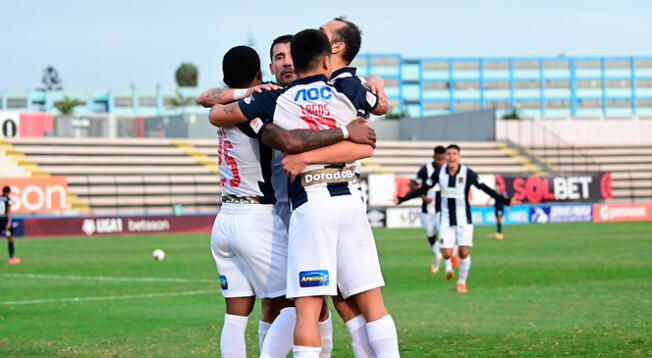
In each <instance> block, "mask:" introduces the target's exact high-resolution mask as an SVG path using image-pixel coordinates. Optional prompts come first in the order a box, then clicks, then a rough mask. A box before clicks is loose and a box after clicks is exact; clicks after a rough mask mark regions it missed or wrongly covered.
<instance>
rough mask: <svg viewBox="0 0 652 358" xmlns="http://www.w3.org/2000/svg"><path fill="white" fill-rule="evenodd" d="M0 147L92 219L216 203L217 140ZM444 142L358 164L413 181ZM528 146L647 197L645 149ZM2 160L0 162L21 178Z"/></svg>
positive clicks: (483, 170)
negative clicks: (64, 184)
mask: <svg viewBox="0 0 652 358" xmlns="http://www.w3.org/2000/svg"><path fill="white" fill-rule="evenodd" d="M7 142H8V143H9V144H11V145H12V146H13V149H14V150H16V151H18V152H20V153H23V154H24V155H25V158H26V159H28V160H29V161H30V162H32V163H34V164H36V165H37V166H38V168H39V169H40V170H42V171H43V172H45V173H49V174H52V175H65V176H67V177H68V186H69V193H70V194H71V195H72V196H73V197H75V198H76V200H78V201H80V202H82V203H83V206H85V207H86V208H87V209H88V210H87V211H86V212H88V213H91V214H128V213H166V214H167V213H171V212H172V211H173V206H174V205H175V204H181V205H182V206H183V207H184V211H187V212H200V211H204V212H205V211H215V210H217V209H218V207H219V205H220V193H221V190H220V185H219V178H218V176H217V174H216V172H215V169H214V166H215V165H216V163H217V139H215V140H182V141H175V140H170V139H98V138H86V139H73V138H20V139H11V140H7ZM446 144H448V143H441V142H411V141H380V142H378V146H377V148H376V151H375V153H374V156H373V157H372V158H369V159H367V160H365V161H363V173H364V174H369V173H395V174H398V175H405V176H413V175H414V174H415V173H416V172H417V170H418V169H419V167H420V166H421V165H422V164H423V163H425V162H426V161H428V160H431V158H432V153H433V148H434V147H435V146H436V145H446ZM457 144H458V145H459V146H460V147H461V148H462V151H461V155H462V160H461V161H462V163H464V164H467V165H468V166H469V167H471V168H473V169H474V170H475V171H476V172H478V173H480V174H510V173H514V174H517V173H519V174H531V173H532V172H533V170H532V166H528V165H525V164H524V163H523V161H522V160H519V158H518V157H517V156H515V155H514V154H513V153H511V152H509V151H507V150H505V145H504V144H503V143H500V142H459V143H457ZM529 149H530V151H531V152H532V153H533V154H534V155H536V156H537V157H538V158H539V159H540V160H542V161H543V162H545V163H547V164H549V165H550V166H551V167H552V168H554V169H556V170H558V171H562V172H573V171H610V172H612V173H613V188H614V189H613V196H614V200H615V201H630V202H631V201H650V199H652V144H622V145H619V146H600V145H593V146H583V147H579V148H544V147H531V148H529ZM0 153H1V152H0ZM578 153H582V154H581V155H578ZM572 154H574V155H572ZM2 158H5V157H3V156H0V163H5V162H6V163H5V164H7V163H8V164H7V165H8V166H7V168H9V166H12V169H11V170H12V172H15V173H21V171H20V168H19V167H17V166H16V165H15V164H11V162H10V161H8V160H4V161H3V160H2ZM578 158H579V159H578ZM5 159H6V158H5ZM3 174H4V172H3ZM81 211H82V212H83V211H84V210H81Z"/></svg>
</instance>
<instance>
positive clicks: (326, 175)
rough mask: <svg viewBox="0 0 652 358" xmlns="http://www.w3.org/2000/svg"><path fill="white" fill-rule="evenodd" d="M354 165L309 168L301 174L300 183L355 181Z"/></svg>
mask: <svg viewBox="0 0 652 358" xmlns="http://www.w3.org/2000/svg"><path fill="white" fill-rule="evenodd" d="M356 180H357V176H356V175H355V167H353V166H351V167H346V168H325V169H317V170H311V171H309V172H305V173H302V174H301V185H303V186H310V185H316V184H324V183H339V182H346V181H356Z"/></svg>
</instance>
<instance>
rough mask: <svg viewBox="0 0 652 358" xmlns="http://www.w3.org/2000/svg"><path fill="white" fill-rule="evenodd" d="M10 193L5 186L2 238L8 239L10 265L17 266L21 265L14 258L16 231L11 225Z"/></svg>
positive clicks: (0, 201)
mask: <svg viewBox="0 0 652 358" xmlns="http://www.w3.org/2000/svg"><path fill="white" fill-rule="evenodd" d="M10 193H11V188H10V187H8V186H5V187H4V188H2V196H0V237H6V238H7V245H8V248H9V260H8V262H9V264H10V265H15V264H19V263H20V259H19V258H18V257H16V256H14V231H13V227H12V223H11V199H10V198H9V194H10Z"/></svg>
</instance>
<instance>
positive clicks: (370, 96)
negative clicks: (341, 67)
mask: <svg viewBox="0 0 652 358" xmlns="http://www.w3.org/2000/svg"><path fill="white" fill-rule="evenodd" d="M333 85H334V86H335V89H337V91H338V92H341V93H343V94H344V95H345V96H346V97H347V98H348V99H349V100H350V101H351V103H353V106H355V108H356V109H357V110H358V113H359V114H360V115H363V116H367V115H368V114H369V112H372V111H373V110H374V109H376V107H378V96H376V95H375V94H374V93H373V92H371V90H369V88H367V87H366V86H365V85H363V84H362V81H360V78H358V77H357V76H350V77H344V78H339V79H337V80H335V83H334V84H333Z"/></svg>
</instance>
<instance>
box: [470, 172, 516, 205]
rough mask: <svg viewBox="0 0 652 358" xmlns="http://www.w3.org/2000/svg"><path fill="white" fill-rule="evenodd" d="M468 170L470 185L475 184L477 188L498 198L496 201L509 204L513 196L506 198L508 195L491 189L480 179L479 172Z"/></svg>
mask: <svg viewBox="0 0 652 358" xmlns="http://www.w3.org/2000/svg"><path fill="white" fill-rule="evenodd" d="M467 170H468V174H467V176H468V178H467V180H468V183H469V185H474V186H475V187H476V188H478V189H480V190H482V191H484V192H485V193H487V195H489V196H490V197H492V198H494V199H495V200H496V202H501V203H503V204H505V205H509V202H510V199H511V198H506V197H504V196H502V195H500V194H498V193H496V191H495V190H493V189H491V188H490V187H489V186H487V184H485V183H483V182H481V181H480V180H479V179H478V174H476V173H475V172H474V171H473V170H471V169H467Z"/></svg>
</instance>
